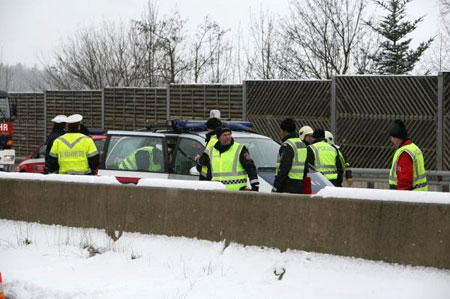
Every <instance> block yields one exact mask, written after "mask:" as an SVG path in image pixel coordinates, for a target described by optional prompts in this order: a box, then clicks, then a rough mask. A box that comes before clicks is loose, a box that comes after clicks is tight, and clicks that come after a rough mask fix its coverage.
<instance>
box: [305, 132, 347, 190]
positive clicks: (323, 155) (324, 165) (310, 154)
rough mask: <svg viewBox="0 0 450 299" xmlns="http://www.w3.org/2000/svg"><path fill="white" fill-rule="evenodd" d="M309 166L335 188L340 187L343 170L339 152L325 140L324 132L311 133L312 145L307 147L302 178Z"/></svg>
mask: <svg viewBox="0 0 450 299" xmlns="http://www.w3.org/2000/svg"><path fill="white" fill-rule="evenodd" d="M310 166H312V167H314V169H315V170H316V171H318V172H320V173H321V174H322V175H323V176H324V177H325V178H327V179H328V180H329V181H330V182H331V183H332V184H333V185H335V186H336V187H342V180H343V169H344V167H343V166H342V160H341V158H340V157H339V151H338V150H337V149H336V148H335V147H333V146H332V145H331V144H329V143H328V142H327V141H326V139H325V131H324V130H323V129H316V130H315V131H314V133H313V143H312V144H310V145H309V146H308V147H307V157H306V165H305V173H304V176H306V175H307V174H308V171H309V169H310Z"/></svg>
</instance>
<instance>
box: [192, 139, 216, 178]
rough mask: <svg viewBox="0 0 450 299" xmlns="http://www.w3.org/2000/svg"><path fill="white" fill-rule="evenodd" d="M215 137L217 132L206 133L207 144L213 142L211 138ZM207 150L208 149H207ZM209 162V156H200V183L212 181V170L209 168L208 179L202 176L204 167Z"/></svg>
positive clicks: (198, 168)
mask: <svg viewBox="0 0 450 299" xmlns="http://www.w3.org/2000/svg"><path fill="white" fill-rule="evenodd" d="M213 135H216V131H211V132H208V133H206V138H205V143H206V144H208V142H209V141H210V140H211V137H212V136H213ZM205 149H206V148H205ZM208 162H209V157H208V154H207V153H205V152H203V153H202V154H201V155H200V158H199V159H198V160H197V161H196V168H197V171H198V172H200V178H199V179H200V181H210V180H211V171H210V170H211V169H210V168H208V173H207V174H206V177H205V176H204V175H202V166H207V165H208Z"/></svg>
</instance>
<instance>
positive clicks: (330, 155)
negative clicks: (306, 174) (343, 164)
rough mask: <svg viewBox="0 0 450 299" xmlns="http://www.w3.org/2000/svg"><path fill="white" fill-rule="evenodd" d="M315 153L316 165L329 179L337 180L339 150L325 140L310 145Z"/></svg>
mask: <svg viewBox="0 0 450 299" xmlns="http://www.w3.org/2000/svg"><path fill="white" fill-rule="evenodd" d="M310 147H311V149H312V151H313V153H314V157H315V160H314V167H315V168H316V170H317V171H318V172H320V173H321V174H323V176H324V177H326V178H327V179H328V180H336V179H337V177H338V173H337V168H336V158H337V157H338V151H337V150H336V149H335V148H334V147H333V146H331V145H330V144H328V143H327V142H325V141H320V142H317V143H313V144H311V145H310Z"/></svg>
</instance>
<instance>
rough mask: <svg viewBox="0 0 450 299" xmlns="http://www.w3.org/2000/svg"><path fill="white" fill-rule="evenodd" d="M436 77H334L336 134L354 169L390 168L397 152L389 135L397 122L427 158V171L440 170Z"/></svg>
mask: <svg viewBox="0 0 450 299" xmlns="http://www.w3.org/2000/svg"><path fill="white" fill-rule="evenodd" d="M437 85H438V80H437V77H436V76H338V77H336V105H337V111H336V113H337V116H336V123H337V133H336V136H335V138H336V140H337V142H338V144H340V145H341V147H342V149H343V151H344V152H345V154H346V155H347V158H348V159H349V160H350V161H351V162H352V166H353V167H362V168H389V167H390V163H391V160H392V156H393V154H394V152H395V148H394V146H393V145H392V144H391V142H390V137H389V130H390V128H391V126H392V123H393V120H394V119H401V120H403V121H404V122H405V125H406V128H407V130H408V133H409V135H410V137H411V139H412V141H413V142H414V143H416V144H417V145H418V146H419V147H420V148H421V149H422V151H423V153H424V155H425V166H426V168H427V169H436V146H437V134H436V131H437V99H438V95H437V93H438V86H437Z"/></svg>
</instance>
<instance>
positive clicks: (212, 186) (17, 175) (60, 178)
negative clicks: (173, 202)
mask: <svg viewBox="0 0 450 299" xmlns="http://www.w3.org/2000/svg"><path fill="white" fill-rule="evenodd" d="M0 179H19V180H35V181H53V182H55V181H56V182H77V183H93V184H107V185H110V184H116V185H117V184H121V183H120V182H119V181H117V179H116V178H115V177H114V176H93V175H61V174H47V175H44V174H41V173H23V172H0ZM132 186H134V185H132ZM136 186H138V187H142V186H147V187H166V188H182V189H195V190H225V185H224V184H222V183H218V182H209V181H188V180H169V179H156V178H155V179H151V178H143V179H140V180H139V182H138V184H137V185H136Z"/></svg>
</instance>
